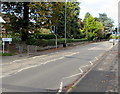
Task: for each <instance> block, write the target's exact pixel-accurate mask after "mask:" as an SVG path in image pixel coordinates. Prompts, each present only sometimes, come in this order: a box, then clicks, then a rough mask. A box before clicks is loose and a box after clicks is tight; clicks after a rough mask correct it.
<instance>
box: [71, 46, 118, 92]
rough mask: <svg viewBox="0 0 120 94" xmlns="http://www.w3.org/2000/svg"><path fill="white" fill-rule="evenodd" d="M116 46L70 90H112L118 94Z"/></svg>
mask: <svg viewBox="0 0 120 94" xmlns="http://www.w3.org/2000/svg"><path fill="white" fill-rule="evenodd" d="M117 50H118V48H117V46H116V47H114V48H113V49H112V50H110V51H109V52H108V55H107V56H106V57H105V58H104V59H103V60H101V61H100V63H98V64H97V65H96V66H95V67H94V68H93V69H92V70H91V71H90V72H89V73H88V74H87V75H86V76H85V77H84V78H83V79H82V80H80V81H79V83H78V84H77V85H76V86H75V87H74V88H73V89H72V90H71V92H79V93H80V92H81V93H80V94H82V93H83V92H112V94H115V93H116V94H118V93H117V92H118V56H117V53H118V51H117ZM102 94H103V93H102Z"/></svg>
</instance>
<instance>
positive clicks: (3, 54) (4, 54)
mask: <svg viewBox="0 0 120 94" xmlns="http://www.w3.org/2000/svg"><path fill="white" fill-rule="evenodd" d="M0 56H13V54H11V53H0Z"/></svg>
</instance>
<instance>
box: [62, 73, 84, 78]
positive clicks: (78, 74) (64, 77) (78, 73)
mask: <svg viewBox="0 0 120 94" xmlns="http://www.w3.org/2000/svg"><path fill="white" fill-rule="evenodd" d="M80 74H82V73H78V74H74V75H71V76H68V77H64V78H63V79H67V78H72V77H75V76H78V75H80Z"/></svg>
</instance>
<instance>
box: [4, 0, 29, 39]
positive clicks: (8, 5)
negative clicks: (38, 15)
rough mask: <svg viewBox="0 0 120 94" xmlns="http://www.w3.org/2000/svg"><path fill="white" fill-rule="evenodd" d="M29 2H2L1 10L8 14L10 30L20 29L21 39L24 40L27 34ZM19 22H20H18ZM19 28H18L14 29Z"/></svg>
mask: <svg viewBox="0 0 120 94" xmlns="http://www.w3.org/2000/svg"><path fill="white" fill-rule="evenodd" d="M28 5H29V2H2V12H5V13H6V14H8V17H13V18H12V19H10V23H9V24H10V26H13V27H11V28H13V29H12V31H14V30H19V29H21V31H22V32H21V39H22V41H25V40H26V39H27V36H28V25H29V7H28ZM13 23H14V24H13ZM19 23H20V24H19ZM16 28H19V29H16Z"/></svg>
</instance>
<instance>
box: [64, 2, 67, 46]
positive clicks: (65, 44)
mask: <svg viewBox="0 0 120 94" xmlns="http://www.w3.org/2000/svg"><path fill="white" fill-rule="evenodd" d="M66 2H67V0H65V43H64V44H63V47H66V46H67V41H66V8H67V6H66Z"/></svg>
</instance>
